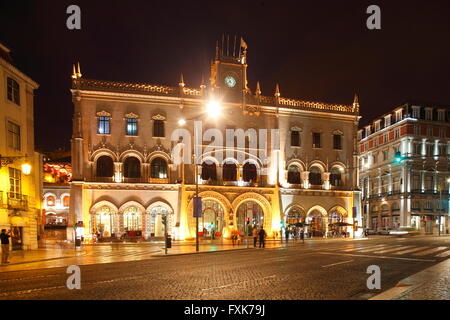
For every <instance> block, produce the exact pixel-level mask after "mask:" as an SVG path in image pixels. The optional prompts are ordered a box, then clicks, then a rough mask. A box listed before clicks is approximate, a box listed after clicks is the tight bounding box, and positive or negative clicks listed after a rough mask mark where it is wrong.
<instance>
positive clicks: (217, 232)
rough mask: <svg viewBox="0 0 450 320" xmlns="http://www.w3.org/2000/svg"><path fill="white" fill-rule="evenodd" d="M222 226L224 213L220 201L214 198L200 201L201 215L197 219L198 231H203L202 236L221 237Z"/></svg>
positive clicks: (223, 224) (223, 225)
mask: <svg viewBox="0 0 450 320" xmlns="http://www.w3.org/2000/svg"><path fill="white" fill-rule="evenodd" d="M224 227H225V223H224V214H223V208H222V206H221V205H220V203H218V202H217V201H214V200H204V201H202V217H201V219H199V231H200V232H203V236H204V237H211V238H213V239H214V238H216V237H221V236H222V233H223V228H224ZM205 231H206V232H205Z"/></svg>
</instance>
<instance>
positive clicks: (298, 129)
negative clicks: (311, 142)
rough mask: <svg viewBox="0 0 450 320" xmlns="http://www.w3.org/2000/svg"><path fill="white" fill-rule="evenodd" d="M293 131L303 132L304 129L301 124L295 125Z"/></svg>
mask: <svg viewBox="0 0 450 320" xmlns="http://www.w3.org/2000/svg"><path fill="white" fill-rule="evenodd" d="M291 131H300V132H302V131H303V129H302V128H300V127H299V126H293V127H291Z"/></svg>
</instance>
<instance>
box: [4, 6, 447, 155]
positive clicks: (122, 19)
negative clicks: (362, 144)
mask: <svg viewBox="0 0 450 320" xmlns="http://www.w3.org/2000/svg"><path fill="white" fill-rule="evenodd" d="M71 4H77V5H79V6H80V7H81V16H82V19H81V20H82V21H81V27H82V29H81V30H80V31H77V30H75V31H71V30H68V29H67V28H66V19H67V17H68V14H66V8H67V7H68V6H69V5H71ZM371 4H377V5H379V6H380V7H381V27H382V29H381V30H375V31H371V30H368V29H367V27H366V19H367V18H368V17H369V15H368V14H366V8H367V7H368V6H369V5H371ZM223 33H225V34H230V35H231V36H230V38H232V39H234V35H237V36H238V39H239V37H240V36H243V37H244V39H245V41H246V42H247V44H248V64H249V68H248V72H249V87H250V88H251V89H252V91H253V92H254V89H255V86H256V81H257V80H259V81H260V83H261V90H262V94H263V95H273V93H274V88H275V84H276V83H279V85H280V91H281V95H282V96H284V97H291V98H298V99H305V100H315V101H324V102H331V103H343V104H351V103H352V102H353V96H354V93H355V92H356V93H358V94H359V96H360V104H361V116H362V119H361V125H364V124H365V123H367V122H369V121H370V120H371V119H372V118H373V117H376V116H378V115H381V114H383V113H385V112H387V111H389V110H390V109H392V108H393V107H395V106H398V105H400V104H402V103H404V102H406V101H408V100H415V101H424V102H430V103H436V104H444V105H449V104H450V88H449V80H448V79H449V77H450V1H448V0H446V1H435V0H432V1H431V0H430V1H397V0H396V1H386V2H381V1H348V0H346V1H295V2H294V1H292V2H282V1H273V2H270V1H236V2H234V1H212V0H210V1H197V0H192V1H134V0H129V1H98V0H95V1H93V0H91V1H78V0H72V1H65V0H58V1H56V0H55V1H44V0H41V1H25V0H24V1H2V2H1V3H0V42H2V43H3V44H4V45H6V46H7V47H9V48H10V49H11V51H12V52H11V56H12V58H13V60H14V63H15V65H16V66H17V67H18V68H19V69H21V70H22V71H23V72H25V73H26V74H27V75H29V76H30V77H31V78H33V79H34V80H35V81H37V82H38V83H39V84H40V88H39V89H38V90H37V91H36V99H35V121H36V125H35V127H36V145H37V147H38V148H40V149H45V150H52V149H54V148H57V147H69V146H70V137H71V118H72V112H73V106H72V102H71V95H70V91H69V89H70V86H71V82H70V75H71V70H72V64H73V63H74V62H77V61H80V63H81V69H82V70H81V71H82V73H83V77H86V78H93V79H102V80H114V81H130V82H144V83H151V84H162V85H170V86H176V85H177V84H178V81H179V75H180V72H182V73H183V74H184V80H185V82H186V85H187V86H191V87H199V85H200V80H201V77H202V74H203V75H205V79H208V77H209V64H210V60H211V59H212V58H213V57H214V50H215V43H216V40H218V39H221V36H222V34H223Z"/></svg>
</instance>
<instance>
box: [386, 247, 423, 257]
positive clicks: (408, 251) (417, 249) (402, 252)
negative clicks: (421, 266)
mask: <svg viewBox="0 0 450 320" xmlns="http://www.w3.org/2000/svg"><path fill="white" fill-rule="evenodd" d="M427 248H429V246H425V247H416V248H413V249H408V250H402V251H399V252H394V253H393V254H398V255H402V254H405V253H411V252H416V251H420V250H423V249H427Z"/></svg>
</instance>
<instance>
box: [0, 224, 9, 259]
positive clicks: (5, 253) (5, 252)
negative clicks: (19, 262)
mask: <svg viewBox="0 0 450 320" xmlns="http://www.w3.org/2000/svg"><path fill="white" fill-rule="evenodd" d="M10 233H11V231H8V233H6V229H2V233H1V234H0V241H1V244H2V264H4V263H9V261H8V257H9V238H10V237H11V236H10Z"/></svg>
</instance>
